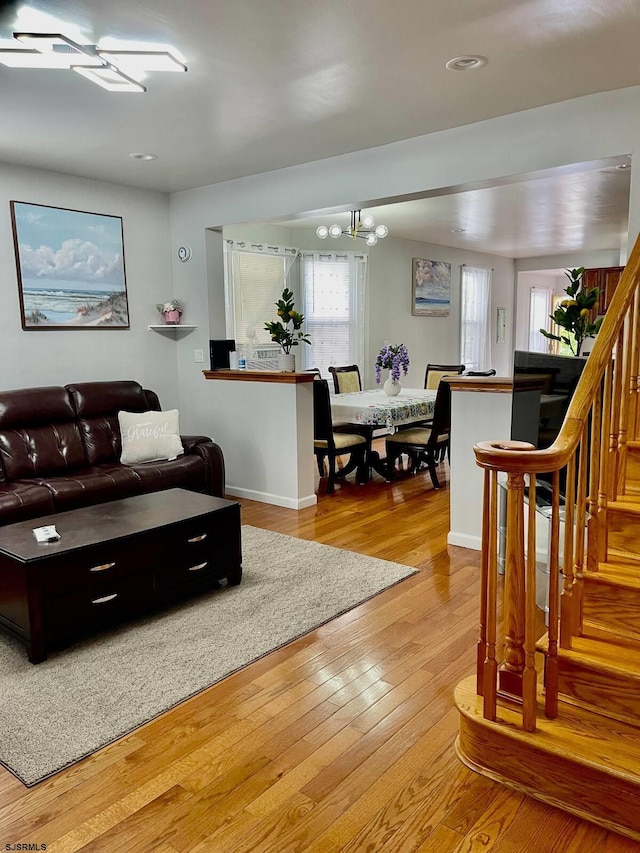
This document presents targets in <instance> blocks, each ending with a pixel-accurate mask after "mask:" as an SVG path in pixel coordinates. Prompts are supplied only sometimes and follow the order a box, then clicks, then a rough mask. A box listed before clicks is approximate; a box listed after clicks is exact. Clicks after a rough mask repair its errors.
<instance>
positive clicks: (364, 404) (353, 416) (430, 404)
mask: <svg viewBox="0 0 640 853" xmlns="http://www.w3.org/2000/svg"><path fill="white" fill-rule="evenodd" d="M435 401H436V392H435V391H427V390H426V389H424V388H403V389H402V391H401V392H400V393H399V394H398V396H397V397H387V395H386V394H385V393H384V391H383V390H382V389H376V390H374V391H352V392H351V393H349V394H333V395H332V397H331V417H332V419H333V422H334V423H345V422H346V423H354V424H366V425H367V426H379V427H387V428H388V429H393V427H395V426H397V425H398V424H408V423H411V422H412V421H424V420H427V419H428V418H431V417H433V409H434V405H435Z"/></svg>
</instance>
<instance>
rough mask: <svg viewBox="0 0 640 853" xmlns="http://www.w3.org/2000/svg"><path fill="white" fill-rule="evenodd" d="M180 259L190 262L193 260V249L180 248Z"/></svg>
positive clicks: (187, 247)
mask: <svg viewBox="0 0 640 853" xmlns="http://www.w3.org/2000/svg"><path fill="white" fill-rule="evenodd" d="M178 258H179V260H181V261H188V260H190V259H191V248H190V247H189V246H180V247H179V249H178Z"/></svg>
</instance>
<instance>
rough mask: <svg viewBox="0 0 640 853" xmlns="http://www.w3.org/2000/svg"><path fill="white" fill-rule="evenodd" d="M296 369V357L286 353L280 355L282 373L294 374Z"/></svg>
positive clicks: (279, 363)
mask: <svg viewBox="0 0 640 853" xmlns="http://www.w3.org/2000/svg"><path fill="white" fill-rule="evenodd" d="M295 369H296V357H295V355H293V354H291V353H289V354H288V355H287V353H286V352H281V353H278V370H279V371H280V372H281V373H293V372H294V371H295Z"/></svg>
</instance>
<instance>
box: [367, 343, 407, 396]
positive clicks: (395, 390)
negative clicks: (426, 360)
mask: <svg viewBox="0 0 640 853" xmlns="http://www.w3.org/2000/svg"><path fill="white" fill-rule="evenodd" d="M409 364H410V362H409V350H408V349H407V347H406V346H405V344H387V345H386V346H384V347H382V349H381V350H380V352H379V353H378V357H377V358H376V365H375V366H376V382H377V383H378V385H379V384H380V379H381V375H382V371H383V369H384V370H389V371H391V372H390V374H389V378H388V379H387V380H386V382H385V383H384V385H383V386H382V389H383V391H384V393H385V394H387V395H388V396H389V397H395V396H396V394H399V393H400V391H401V390H402V385H401V384H400V381H399V380H400V370H403V371H404V375H405V376H406V375H407V371H408V370H409Z"/></svg>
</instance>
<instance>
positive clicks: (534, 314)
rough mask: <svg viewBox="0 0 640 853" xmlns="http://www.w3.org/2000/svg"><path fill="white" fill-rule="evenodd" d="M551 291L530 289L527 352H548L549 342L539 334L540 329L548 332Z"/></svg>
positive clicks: (541, 288) (536, 288)
mask: <svg viewBox="0 0 640 853" xmlns="http://www.w3.org/2000/svg"><path fill="white" fill-rule="evenodd" d="M551 296H552V291H551V290H548V289H546V288H544V287H532V288H531V290H530V297H529V350H530V351H531V352H549V350H550V346H549V345H550V344H551V343H553V341H550V340H549V339H548V338H545V336H544V335H541V334H540V329H546V331H550V324H551V320H550V318H549V315H550V314H551Z"/></svg>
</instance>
